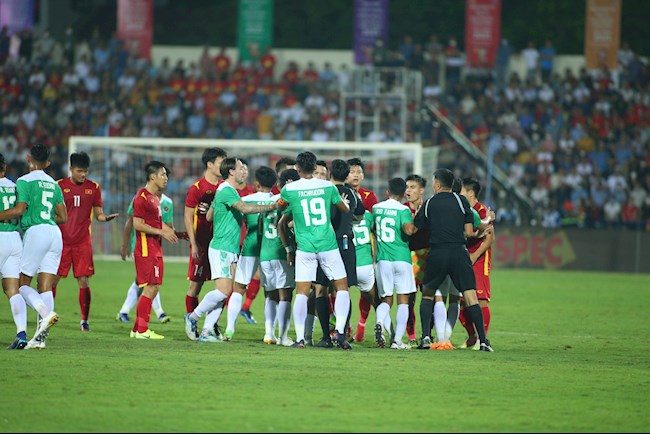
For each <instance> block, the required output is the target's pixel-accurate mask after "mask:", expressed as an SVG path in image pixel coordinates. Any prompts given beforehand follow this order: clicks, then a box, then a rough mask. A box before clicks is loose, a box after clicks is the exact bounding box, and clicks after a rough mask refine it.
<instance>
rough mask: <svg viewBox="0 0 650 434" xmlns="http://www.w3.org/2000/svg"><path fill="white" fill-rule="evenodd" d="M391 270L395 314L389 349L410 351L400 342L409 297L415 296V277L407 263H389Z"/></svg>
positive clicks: (407, 345) (404, 328) (406, 320)
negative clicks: (393, 333)
mask: <svg viewBox="0 0 650 434" xmlns="http://www.w3.org/2000/svg"><path fill="white" fill-rule="evenodd" d="M391 266H392V270H393V282H392V285H393V287H394V288H395V292H396V293H397V314H396V315H395V336H394V337H393V342H392V343H391V348H393V349H398V350H406V349H410V348H411V345H410V344H406V343H404V342H402V337H403V336H404V333H405V331H406V326H407V323H408V319H409V316H410V315H409V303H410V300H411V295H413V294H415V292H416V288H415V277H414V276H413V266H412V265H411V264H409V263H408V262H402V261H396V262H392V263H391Z"/></svg>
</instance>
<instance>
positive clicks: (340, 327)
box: [334, 291, 350, 336]
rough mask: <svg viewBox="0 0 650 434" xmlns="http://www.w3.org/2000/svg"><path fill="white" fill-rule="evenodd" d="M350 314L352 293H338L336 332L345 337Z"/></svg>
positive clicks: (335, 300)
mask: <svg viewBox="0 0 650 434" xmlns="http://www.w3.org/2000/svg"><path fill="white" fill-rule="evenodd" d="M348 313H350V292H349V291H337V292H336V298H335V299H334V315H336V331H337V332H339V333H340V334H342V335H343V336H345V325H346V324H347V322H348Z"/></svg>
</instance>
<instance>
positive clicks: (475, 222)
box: [472, 208, 481, 229]
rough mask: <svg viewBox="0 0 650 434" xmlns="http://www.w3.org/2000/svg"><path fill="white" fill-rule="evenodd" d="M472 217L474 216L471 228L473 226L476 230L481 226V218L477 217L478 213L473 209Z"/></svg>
mask: <svg viewBox="0 0 650 434" xmlns="http://www.w3.org/2000/svg"><path fill="white" fill-rule="evenodd" d="M472 215H473V216H474V223H472V226H474V229H476V228H477V227H479V226H480V225H481V216H479V215H478V211H476V210H475V209H474V208H472Z"/></svg>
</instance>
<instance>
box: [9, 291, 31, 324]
mask: <svg viewBox="0 0 650 434" xmlns="http://www.w3.org/2000/svg"><path fill="white" fill-rule="evenodd" d="M9 304H10V305H11V314H12V315H13V317H14V323H16V333H20V332H24V331H27V305H26V304H25V299H24V298H23V297H22V296H21V295H20V294H16V295H14V296H13V297H11V298H10V299H9Z"/></svg>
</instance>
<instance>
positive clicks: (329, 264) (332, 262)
mask: <svg viewBox="0 0 650 434" xmlns="http://www.w3.org/2000/svg"><path fill="white" fill-rule="evenodd" d="M317 257H318V262H319V265H320V266H321V268H322V269H323V272H324V273H325V276H327V278H328V279H329V280H330V281H331V282H332V285H333V286H334V288H335V289H336V300H335V301H334V315H336V341H337V344H338V346H339V348H341V349H343V350H350V349H352V346H351V345H350V343H349V342H348V341H347V339H346V331H347V330H346V324H347V321H348V313H349V312H350V290H349V287H348V278H347V272H346V270H345V264H344V262H343V259H342V258H341V252H340V251H339V249H335V250H330V251H328V252H322V253H317Z"/></svg>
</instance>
